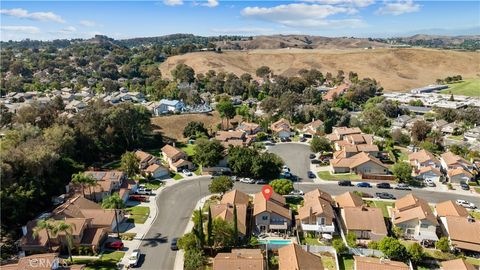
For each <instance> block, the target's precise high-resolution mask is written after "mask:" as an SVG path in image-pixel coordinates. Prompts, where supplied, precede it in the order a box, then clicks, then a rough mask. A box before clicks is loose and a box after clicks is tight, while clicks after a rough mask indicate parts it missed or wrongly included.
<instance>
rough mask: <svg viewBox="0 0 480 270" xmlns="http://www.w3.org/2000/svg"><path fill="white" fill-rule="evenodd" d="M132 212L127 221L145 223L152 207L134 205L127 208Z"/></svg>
mask: <svg viewBox="0 0 480 270" xmlns="http://www.w3.org/2000/svg"><path fill="white" fill-rule="evenodd" d="M126 210H127V212H129V213H130V217H129V218H128V220H127V222H131V223H137V224H143V223H145V221H146V220H147V218H148V215H150V208H148V207H146V206H134V207H130V208H127V209H126Z"/></svg>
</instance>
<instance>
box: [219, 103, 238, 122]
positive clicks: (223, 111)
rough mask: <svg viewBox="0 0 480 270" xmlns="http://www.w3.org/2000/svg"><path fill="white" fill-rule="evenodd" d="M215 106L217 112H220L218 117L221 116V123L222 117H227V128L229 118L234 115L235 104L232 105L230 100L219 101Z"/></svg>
mask: <svg viewBox="0 0 480 270" xmlns="http://www.w3.org/2000/svg"><path fill="white" fill-rule="evenodd" d="M215 108H216V109H217V111H218V113H219V114H220V117H221V118H222V124H223V118H226V119H227V128H228V127H229V121H230V119H233V118H234V117H235V115H236V110H235V106H234V105H233V103H232V101H231V100H224V101H220V102H219V103H218V104H217V106H216V107H215Z"/></svg>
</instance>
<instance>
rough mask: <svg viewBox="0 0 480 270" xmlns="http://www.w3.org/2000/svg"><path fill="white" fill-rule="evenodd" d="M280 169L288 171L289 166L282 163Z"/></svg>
mask: <svg viewBox="0 0 480 270" xmlns="http://www.w3.org/2000/svg"><path fill="white" fill-rule="evenodd" d="M282 171H284V172H289V171H290V168H288V166H287V165H283V166H282Z"/></svg>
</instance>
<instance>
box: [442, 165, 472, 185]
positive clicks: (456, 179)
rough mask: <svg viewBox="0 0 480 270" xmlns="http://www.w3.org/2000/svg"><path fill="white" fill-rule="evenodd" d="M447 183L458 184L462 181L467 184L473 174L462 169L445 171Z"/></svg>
mask: <svg viewBox="0 0 480 270" xmlns="http://www.w3.org/2000/svg"><path fill="white" fill-rule="evenodd" d="M447 177H448V181H449V182H450V183H460V182H462V181H465V182H468V181H470V180H472V179H473V174H471V173H470V172H468V171H466V170H465V169H464V168H456V169H451V170H448V171H447Z"/></svg>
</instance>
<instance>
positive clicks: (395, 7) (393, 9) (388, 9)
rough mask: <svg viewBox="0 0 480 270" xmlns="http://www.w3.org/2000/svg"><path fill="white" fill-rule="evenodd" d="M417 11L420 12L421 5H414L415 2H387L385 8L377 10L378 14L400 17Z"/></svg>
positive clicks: (400, 0) (401, 0)
mask: <svg viewBox="0 0 480 270" xmlns="http://www.w3.org/2000/svg"><path fill="white" fill-rule="evenodd" d="M417 11H420V5H419V4H414V3H413V0H397V1H396V2H385V6H383V7H381V8H379V9H378V10H377V14H382V15H395V16H398V15H401V14H404V13H411V12H417Z"/></svg>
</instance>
